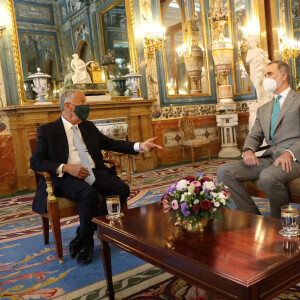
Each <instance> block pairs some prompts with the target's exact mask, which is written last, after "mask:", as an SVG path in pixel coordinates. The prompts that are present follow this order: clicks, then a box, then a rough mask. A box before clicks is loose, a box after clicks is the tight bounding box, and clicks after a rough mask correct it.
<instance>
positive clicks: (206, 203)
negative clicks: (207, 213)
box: [200, 199, 211, 210]
mask: <svg viewBox="0 0 300 300" xmlns="http://www.w3.org/2000/svg"><path fill="white" fill-rule="evenodd" d="M200 207H201V209H203V210H209V209H210V207H211V202H210V201H209V200H207V199H204V200H202V201H201V202H200Z"/></svg>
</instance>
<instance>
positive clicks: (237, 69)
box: [232, 0, 252, 95]
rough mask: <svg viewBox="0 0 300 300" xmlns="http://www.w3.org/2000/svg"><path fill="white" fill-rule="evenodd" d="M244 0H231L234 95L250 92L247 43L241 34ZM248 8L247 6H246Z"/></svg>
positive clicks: (243, 25) (245, 16) (244, 14)
mask: <svg viewBox="0 0 300 300" xmlns="http://www.w3.org/2000/svg"><path fill="white" fill-rule="evenodd" d="M246 5H247V3H246V0H233V17H232V18H233V24H235V28H236V30H233V42H234V45H235V47H234V48H235V55H234V67H233V69H232V70H233V72H232V73H233V88H234V95H245V94H251V93H252V82H251V80H250V77H249V75H250V68H249V64H248V63H246V56H247V51H248V45H247V43H246V39H245V38H244V36H243V28H245V27H246V26H247V15H246V8H247V7H246ZM248 10H249V7H248Z"/></svg>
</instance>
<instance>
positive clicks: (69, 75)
mask: <svg viewBox="0 0 300 300" xmlns="http://www.w3.org/2000/svg"><path fill="white" fill-rule="evenodd" d="M71 61H72V58H71V57H67V59H66V76H65V78H64V86H68V85H72V84H73V80H72V77H73V75H74V71H73V70H72V67H71Z"/></svg>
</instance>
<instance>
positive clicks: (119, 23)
mask: <svg viewBox="0 0 300 300" xmlns="http://www.w3.org/2000/svg"><path fill="white" fill-rule="evenodd" d="M99 21H100V28H101V29H102V30H101V31H102V36H103V38H102V39H101V41H102V53H103V55H106V56H105V58H107V61H104V62H102V63H103V64H104V67H105V66H106V68H107V70H108V77H116V76H123V75H126V74H128V73H129V71H130V70H129V69H130V67H131V60H130V53H129V42H128V31H127V19H126V8H125V2H124V1H119V3H118V2H117V3H114V4H113V6H110V7H108V9H106V10H103V11H101V12H100V13H99ZM110 55H111V57H109V56H110ZM110 58H111V59H112V60H113V61H109V59H110ZM113 63H114V64H115V66H113ZM108 65H110V66H108Z"/></svg>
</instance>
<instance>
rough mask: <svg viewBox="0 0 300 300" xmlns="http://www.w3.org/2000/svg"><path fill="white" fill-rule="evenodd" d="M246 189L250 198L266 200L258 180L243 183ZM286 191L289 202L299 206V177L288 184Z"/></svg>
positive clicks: (263, 148)
mask: <svg viewBox="0 0 300 300" xmlns="http://www.w3.org/2000/svg"><path fill="white" fill-rule="evenodd" d="M268 148H269V146H263V147H260V148H259V149H258V151H263V150H266V149H268ZM244 184H245V186H246V189H247V191H248V193H249V194H250V195H251V196H255V197H260V198H268V196H267V195H266V194H265V193H264V191H263V190H262V188H261V186H260V181H259V179H257V180H252V181H246V182H245V183H244ZM286 185H287V189H288V192H289V195H290V202H294V203H298V204H300V177H298V178H296V179H294V180H292V181H290V182H288V183H287V184H286Z"/></svg>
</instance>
